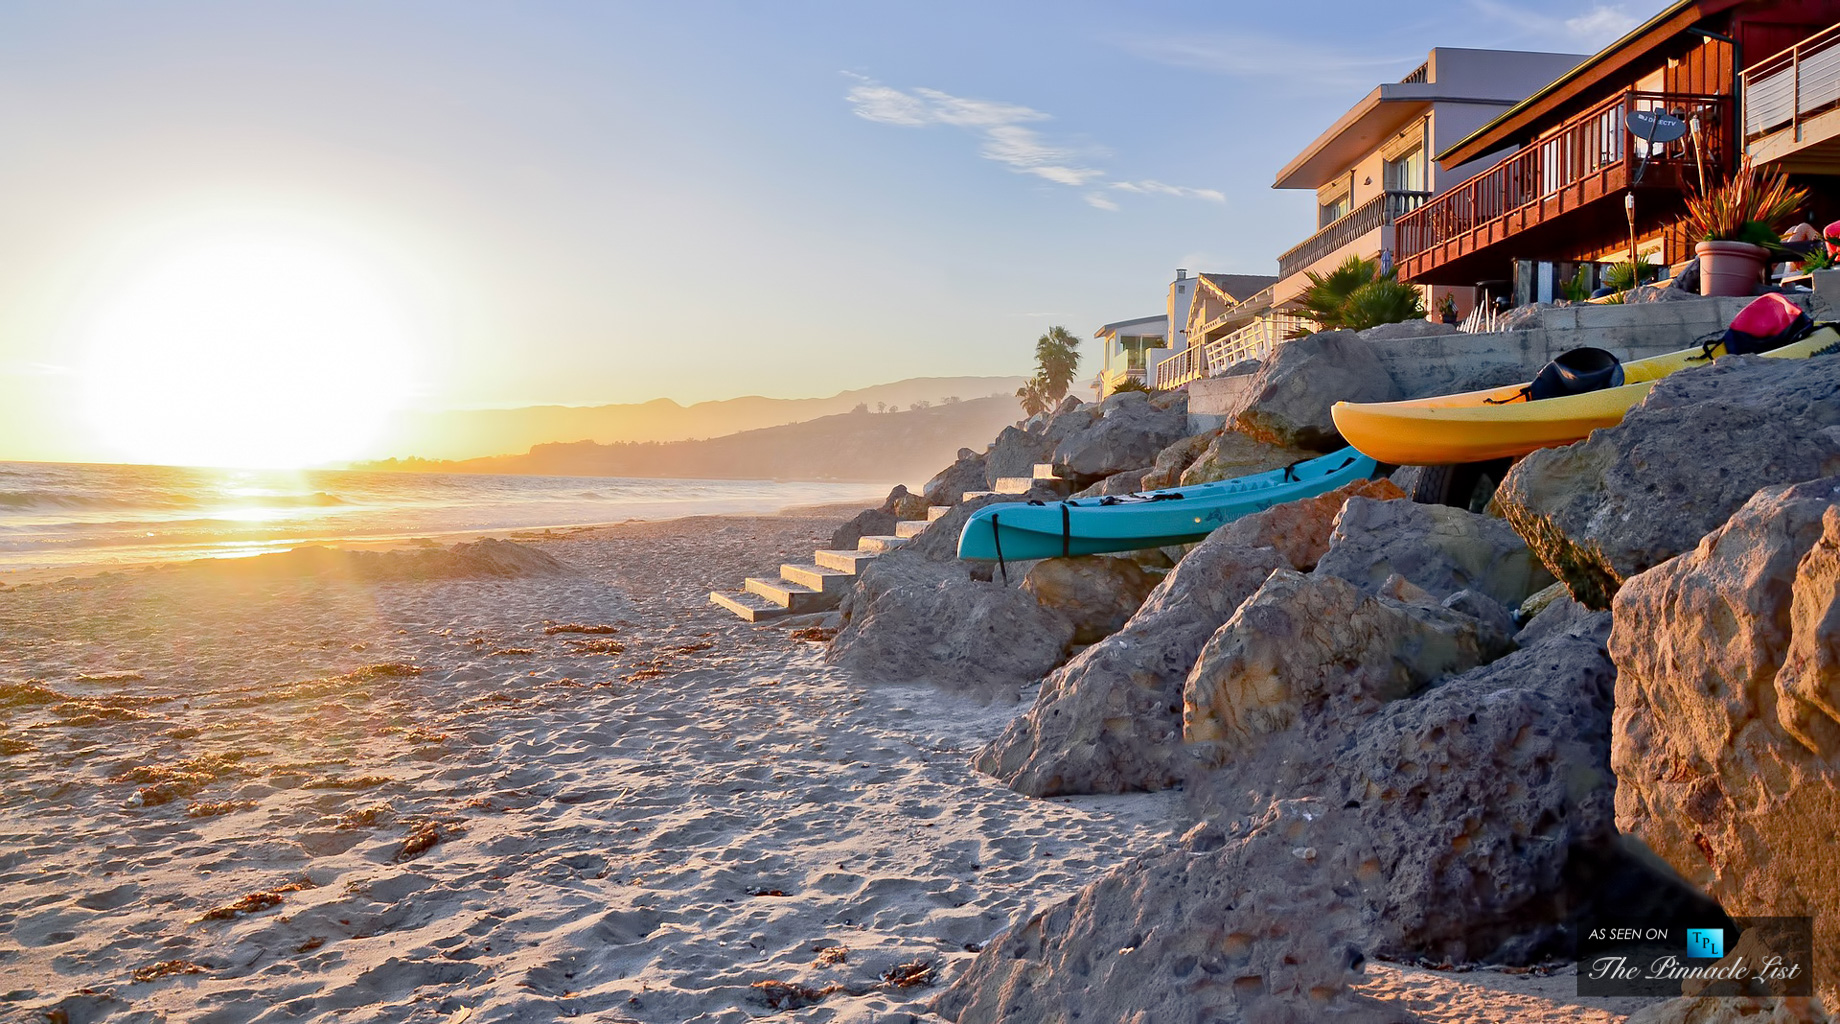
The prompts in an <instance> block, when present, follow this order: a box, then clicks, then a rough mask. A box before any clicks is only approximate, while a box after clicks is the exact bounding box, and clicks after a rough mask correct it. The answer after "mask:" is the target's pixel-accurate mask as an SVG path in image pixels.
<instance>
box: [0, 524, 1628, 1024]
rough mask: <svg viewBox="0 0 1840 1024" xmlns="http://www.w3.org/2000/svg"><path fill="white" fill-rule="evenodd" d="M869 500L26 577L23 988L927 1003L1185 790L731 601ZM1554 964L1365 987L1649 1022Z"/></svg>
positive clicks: (1001, 707)
mask: <svg viewBox="0 0 1840 1024" xmlns="http://www.w3.org/2000/svg"><path fill="white" fill-rule="evenodd" d="M841 518H842V516H841V515H840V514H838V513H837V511H836V510H823V509H817V510H805V511H802V512H795V513H792V514H788V515H784V516H778V517H763V518H736V517H723V518H713V517H706V518H696V519H684V520H676V521H671V522H663V523H634V524H628V525H624V526H617V527H607V528H597V529H592V530H581V531H570V532H566V533H558V534H554V535H551V536H550V537H549V539H544V540H541V541H535V542H532V543H530V544H528V545H523V546H520V548H519V550H521V551H534V552H536V553H537V554H536V555H534V556H532V557H531V558H530V560H529V564H527V565H526V564H523V563H520V562H518V560H517V559H516V558H513V559H511V565H510V569H508V570H506V571H507V572H511V571H521V572H522V574H510V575H469V576H459V577H452V578H443V577H441V576H440V575H439V574H438V573H436V574H424V573H420V572H419V571H418V572H410V573H401V574H398V575H397V576H391V574H390V573H387V572H386V573H382V574H381V575H380V574H378V573H375V572H369V573H366V574H360V575H364V576H365V578H362V579H350V578H345V577H344V576H342V575H341V574H339V573H338V572H328V571H321V572H319V573H318V574H316V575H310V576H298V575H290V574H289V572H287V571H281V570H285V569H286V567H287V565H288V563H286V562H273V563H269V565H270V566H271V568H275V567H278V568H275V571H269V570H265V569H263V568H261V567H259V566H257V567H253V568H252V567H248V566H245V567H232V568H226V567H224V566H222V565H217V566H182V567H167V568H160V569H153V570H137V571H132V572H120V573H110V574H105V575H100V576H94V577H88V578H82V579H75V580H67V581H61V582H49V583H42V584H33V585H28V586H18V587H13V588H11V589H9V590H6V591H4V592H0V723H4V728H0V780H3V781H4V792H3V794H0V1019H7V1020H10V1019H19V1020H34V1021H42V1020H48V1019H49V1020H66V1021H70V1022H81V1021H88V1020H99V1019H104V1018H106V1019H110V1020H120V1021H162V1020H173V1021H179V1020H185V1021H208V1022H211V1024H237V1022H243V1021H282V1020H286V1021H296V1020H335V1019H338V1020H366V1021H370V1020H383V1021H442V1022H458V1021H462V1020H474V1021H512V1020H517V1021H549V1020H554V1019H558V1018H566V1017H576V1016H582V1017H589V1018H592V1019H596V1020H602V1021H635V1022H673V1024H675V1022H683V1021H694V1022H698V1024H713V1022H724V1024H726V1022H737V1021H745V1020H751V1019H755V1018H758V1017H764V1016H776V1017H777V1018H778V1019H794V1020H801V1021H839V1022H842V1021H852V1022H858V1021H859V1022H869V1021H877V1022H894V1021H904V1020H932V1019H936V1018H932V1017H931V1016H930V1015H929V1014H927V1013H926V1010H925V1007H926V1005H927V1004H928V1003H929V1002H930V1001H931V999H932V998H933V996H934V995H935V994H936V993H937V991H938V985H939V984H940V983H942V981H944V980H949V979H950V978H951V977H952V976H954V974H955V972H956V971H958V970H960V969H962V968H963V966H964V965H965V963H966V962H968V960H969V959H970V958H971V956H972V954H973V951H975V950H977V949H978V948H980V946H981V944H983V943H986V942H988V941H990V940H991V939H992V938H993V937H995V936H996V935H997V934H998V933H1000V932H1001V931H1002V930H1003V929H1004V928H1006V927H1007V926H1008V925H1009V924H1010V923H1011V922H1012V921H1013V920H1015V919H1016V918H1017V917H1019V916H1020V915H1022V914H1024V913H1026V912H1029V911H1032V910H1035V909H1039V908H1041V907H1044V906H1046V905H1048V904H1051V903H1053V902H1055V901H1057V900H1060V899H1062V898H1064V897H1066V896H1067V895H1069V894H1071V893H1072V892H1074V891H1075V890H1076V889H1078V888H1079V887H1080V886H1081V885H1083V884H1085V883H1086V882H1088V881H1090V880H1092V879H1093V878H1095V877H1097V876H1098V875H1099V874H1101V873H1103V872H1104V871H1106V870H1107V869H1108V868H1110V867H1111V866H1113V865H1114V864H1117V863H1119V862H1120V861H1122V860H1124V859H1126V858H1127V857H1129V856H1131V855H1132V854H1135V853H1140V852H1148V851H1151V850H1154V849H1157V848H1158V847H1159V846H1161V845H1162V844H1164V843H1166V842H1168V841H1169V840H1170V838H1171V837H1172V836H1173V835H1176V834H1179V833H1180V832H1181V831H1182V829H1183V827H1185V825H1186V824H1187V823H1186V822H1184V821H1183V820H1182V818H1181V815H1182V807H1181V801H1180V797H1179V795H1178V794H1173V793H1166V794H1152V795H1133V796H1120V797H1081V798H1071V799H1054V800H1046V801H1038V800H1030V799H1027V798H1024V797H1022V796H1019V795H1017V794H1015V793H1013V792H1011V791H1009V790H1007V789H1004V788H1002V787H1001V786H999V785H997V784H995V783H994V782H992V781H991V780H989V779H988V778H985V777H983V776H980V775H978V774H976V773H974V772H972V771H971V770H970V768H969V766H968V760H969V757H970V755H971V753H972V752H973V751H974V750H976V749H977V748H978V747H979V746H980V745H981V744H983V743H984V742H985V741H986V740H988V739H989V738H991V737H992V736H994V735H995V734H996V732H997V731H998V730H999V729H1000V728H1001V727H1002V726H1003V724H1004V723H1005V722H1006V721H1007V720H1008V719H1009V718H1010V717H1012V716H1013V715H1015V714H1017V713H1018V712H1020V711H1021V710H1022V709H1023V708H1024V707H1025V706H1026V705H1025V704H1024V703H1023V702H1022V700H1021V699H1020V695H1018V699H1017V700H1015V701H1012V702H999V703H996V704H979V703H976V702H974V701H972V700H970V699H968V698H965V697H961V696H954V695H948V694H944V693H940V692H938V691H936V690H933V689H930V688H917V687H915V688H907V687H873V688H871V687H864V686H861V685H857V684H855V683H854V682H852V681H851V680H850V679H848V678H846V677H844V676H842V675H841V674H840V673H838V672H837V671H835V670H832V669H830V668H829V667H827V666H825V665H824V664H823V662H822V660H821V655H822V646H821V645H820V644H818V643H814V642H810V641H807V640H802V639H799V638H798V637H799V635H800V634H797V633H795V632H794V631H792V630H790V629H786V628H763V627H755V626H750V625H747V624H744V623H741V622H739V621H738V620H736V619H734V618H733V617H730V616H727V615H726V614H725V613H723V612H720V611H719V610H717V609H714V608H712V607H710V606H709V605H708V604H707V594H708V591H709V590H710V589H712V588H732V587H733V586H735V585H736V584H737V583H738V582H739V581H740V579H741V578H742V577H743V576H746V575H766V576H772V575H774V574H775V569H776V568H777V566H778V564H779V563H780V562H781V561H785V560H788V559H792V558H796V557H800V556H802V555H806V554H808V553H809V550H810V549H811V548H812V547H814V546H818V545H820V544H821V543H822V542H823V541H824V539H825V538H827V537H828V535H829V534H830V531H831V530H832V529H833V528H834V527H835V526H836V525H837V524H838V523H839V522H840V521H841ZM543 556H549V558H553V559H554V561H555V562H558V563H560V564H561V567H562V570H561V571H553V568H551V567H548V561H549V559H548V558H544V557H543ZM425 567H426V566H424V568H425ZM322 570H323V567H322ZM584 630H585V631H584ZM1560 980H1561V979H1553V978H1548V979H1539V981H1538V982H1537V983H1536V982H1535V981H1533V980H1523V979H1521V978H1513V977H1511V978H1508V979H1506V980H1505V981H1503V980H1499V979H1497V981H1496V987H1493V988H1492V987H1489V986H1488V985H1483V984H1477V983H1476V981H1475V976H1474V975H1455V974H1441V973H1438V972H1427V971H1420V970H1417V969H1410V968H1401V967H1398V966H1395V965H1386V964H1380V965H1375V967H1374V970H1373V980H1372V981H1371V982H1370V989H1371V990H1372V991H1373V992H1374V993H1375V994H1387V995H1392V996H1396V997H1398V998H1402V999H1409V1000H1413V1001H1414V1005H1415V1009H1417V1010H1418V1012H1421V1013H1422V1014H1423V1015H1424V1016H1425V1018H1426V1019H1427V1020H1437V1021H1445V1020H1450V1021H1456V1020H1509V1019H1512V1020H1528V1021H1543V1020H1553V1021H1558V1020H1591V1021H1604V1022H1611V1021H1617V1020H1621V1019H1622V1018H1621V1016H1620V1015H1619V1014H1618V1013H1612V1012H1604V1011H1597V1010H1591V1011H1586V1010H1584V1009H1583V1008H1581V1007H1577V1006H1575V1005H1572V1004H1570V1003H1568V1002H1566V1001H1565V1000H1564V998H1563V997H1564V996H1565V995H1568V994H1569V991H1570V984H1569V979H1565V984H1563V985H1559V984H1557V982H1559V981H1560ZM1155 983H1156V982H1155V981H1154V980H1153V979H1146V984H1155ZM1504 986H1505V987H1504ZM1421 1004H1422V1005H1421ZM1625 1012H1626V1011H1625ZM60 1015H61V1016H60Z"/></svg>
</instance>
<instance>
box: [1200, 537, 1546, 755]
mask: <svg viewBox="0 0 1840 1024" xmlns="http://www.w3.org/2000/svg"><path fill="white" fill-rule="evenodd" d="M1510 646H1511V642H1510V641H1509V639H1508V637H1507V634H1506V633H1505V632H1503V631H1501V630H1499V629H1495V628H1491V626H1490V624H1488V623H1486V622H1484V621H1482V620H1479V619H1476V618H1472V617H1470V616H1468V615H1464V614H1462V613H1460V612H1456V611H1452V610H1450V609H1447V608H1444V607H1441V606H1439V605H1436V604H1430V603H1422V604H1414V603H1408V602H1405V601H1400V600H1397V599H1394V598H1390V597H1383V596H1376V595H1373V594H1368V593H1366V592H1364V591H1362V590H1361V589H1359V588H1358V587H1356V586H1355V585H1354V584H1352V583H1349V582H1348V581H1346V580H1342V579H1338V578H1336V577H1334V576H1326V575H1323V574H1322V573H1321V572H1318V573H1315V574H1313V575H1307V576H1306V575H1304V574H1303V573H1299V572H1294V571H1289V572H1287V571H1284V570H1280V571H1278V572H1275V573H1272V574H1271V577H1270V578H1269V579H1267V580H1266V581H1265V583H1264V585H1263V586H1261V587H1260V588H1259V589H1258V591H1257V592H1256V593H1254V594H1253V595H1252V596H1251V597H1249V598H1247V599H1246V601H1245V603H1243V604H1241V605H1240V606H1239V610H1238V611H1237V612H1235V613H1234V614H1233V617H1232V618H1230V619H1228V620H1227V622H1226V624H1225V625H1223V626H1221V627H1220V629H1219V630H1218V631H1217V632H1215V634H1214V635H1213V637H1211V638H1210V639H1209V640H1208V642H1207V646H1206V647H1204V648H1202V651H1201V655H1200V657H1199V658H1197V659H1196V661H1195V667H1194V669H1193V670H1191V671H1190V672H1189V674H1188V680H1187V682H1186V684H1185V685H1184V687H1183V690H1182V738H1183V739H1184V740H1185V741H1186V742H1188V743H1189V744H1190V745H1191V749H1192V750H1193V751H1194V753H1195V755H1196V757H1197V758H1198V759H1199V760H1201V761H1202V762H1203V763H1205V764H1208V765H1210V766H1217V765H1222V764H1228V763H1231V762H1234V761H1239V760H1244V759H1248V758H1253V757H1257V756H1258V754H1259V751H1260V749H1261V747H1262V746H1263V744H1264V741H1265V739H1266V738H1267V737H1269V736H1271V735H1272V734H1274V733H1279V732H1284V731H1287V730H1289V729H1292V728H1294V727H1296V726H1298V725H1299V724H1300V723H1304V722H1315V723H1321V722H1325V721H1335V722H1339V723H1351V722H1354V721H1357V720H1359V719H1360V718H1362V717H1365V716H1367V715H1369V714H1372V713H1373V711H1374V709H1376V708H1378V707H1379V706H1380V705H1381V704H1384V703H1386V702H1387V701H1391V700H1397V699H1398V698H1400V697H1404V696H1406V695H1407V694H1410V693H1413V692H1416V691H1417V690H1419V689H1421V688H1423V687H1424V686H1426V685H1427V684H1430V683H1432V682H1435V681H1437V680H1439V679H1442V678H1444V677H1445V676H1449V675H1454V674H1456V673H1460V672H1465V671H1468V670H1469V669H1471V668H1474V667H1475V666H1477V665H1480V664H1482V663H1484V662H1487V661H1492V660H1494V659H1495V658H1497V657H1499V656H1500V655H1502V654H1504V653H1506V651H1507V650H1508V648H1509V647H1510Z"/></svg>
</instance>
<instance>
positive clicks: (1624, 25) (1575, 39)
mask: <svg viewBox="0 0 1840 1024" xmlns="http://www.w3.org/2000/svg"><path fill="white" fill-rule="evenodd" d="M1470 6H1471V7H1473V8H1475V9H1476V10H1477V11H1478V12H1480V13H1481V14H1483V15H1485V16H1487V17H1489V18H1493V19H1495V20H1496V21H1500V22H1503V23H1505V24H1507V25H1509V26H1511V27H1513V28H1514V29H1515V31H1516V32H1517V33H1519V34H1520V35H1521V36H1522V37H1523V38H1522V39H1521V42H1522V43H1523V44H1527V43H1532V42H1536V41H1538V42H1546V43H1558V44H1561V45H1564V46H1568V47H1572V48H1582V49H1585V50H1599V49H1602V48H1603V47H1604V46H1607V45H1608V44H1610V43H1611V42H1614V41H1615V40H1616V39H1617V38H1618V37H1619V36H1621V35H1623V34H1624V33H1626V32H1628V31H1629V30H1630V29H1632V28H1635V27H1636V26H1637V25H1638V24H1641V21H1642V19H1641V18H1640V17H1638V16H1636V15H1634V14H1631V13H1629V11H1628V9H1627V8H1625V7H1624V6H1623V5H1621V4H1618V5H1614V6H1607V5H1604V4H1597V5H1595V6H1593V7H1591V8H1590V9H1589V10H1586V11H1584V12H1582V13H1579V14H1573V15H1569V16H1567V15H1563V14H1548V13H1544V12H1541V11H1538V10H1532V9H1529V8H1526V7H1520V6H1516V5H1514V4H1508V3H1503V2H1501V0H1470Z"/></svg>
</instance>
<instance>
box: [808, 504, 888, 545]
mask: <svg viewBox="0 0 1840 1024" xmlns="http://www.w3.org/2000/svg"><path fill="white" fill-rule="evenodd" d="M898 519H899V517H897V516H896V515H895V514H894V513H893V512H888V511H884V510H882V509H879V508H866V509H863V510H862V511H861V512H858V513H856V515H855V517H853V518H852V519H851V520H850V521H849V522H847V523H844V524H843V525H842V526H839V527H837V529H836V530H834V531H832V533H831V539H830V542H829V543H827V544H826V545H825V546H826V547H828V548H830V549H831V550H833V551H854V550H856V542H857V541H859V540H861V539H862V538H864V537H886V536H888V535H889V534H892V533H893V532H894V524H895V523H896V522H897V521H898Z"/></svg>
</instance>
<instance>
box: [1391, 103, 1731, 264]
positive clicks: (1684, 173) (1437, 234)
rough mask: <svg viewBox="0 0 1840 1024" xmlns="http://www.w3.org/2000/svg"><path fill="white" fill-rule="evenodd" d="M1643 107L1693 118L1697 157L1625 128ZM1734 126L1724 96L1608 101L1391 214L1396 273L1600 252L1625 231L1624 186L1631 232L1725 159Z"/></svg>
mask: <svg viewBox="0 0 1840 1024" xmlns="http://www.w3.org/2000/svg"><path fill="white" fill-rule="evenodd" d="M1647 110H1660V111H1666V112H1668V113H1673V114H1676V115H1678V116H1682V117H1684V118H1693V117H1698V119H1699V121H1700V125H1701V134H1700V145H1699V147H1698V153H1697V154H1696V153H1695V147H1694V145H1693V136H1692V135H1691V134H1689V135H1688V136H1687V137H1686V138H1683V139H1681V140H1679V141H1677V142H1673V143H1669V144H1667V145H1657V146H1654V147H1653V148H1652V150H1650V149H1649V147H1648V146H1647V144H1646V143H1643V142H1642V141H1641V140H1639V139H1637V138H1635V136H1633V135H1632V134H1630V133H1629V132H1628V131H1627V130H1626V128H1625V126H1626V125H1627V124H1628V123H1629V122H1628V118H1629V115H1630V113H1632V112H1634V111H1647ZM1735 134H1736V133H1735V132H1734V131H1733V126H1732V124H1731V116H1730V101H1729V98H1728V97H1724V96H1706V95H1689V94H1681V93H1642V92H1627V93H1624V94H1622V95H1620V96H1617V97H1614V98H1613V99H1611V100H1608V101H1606V102H1603V103H1600V104H1598V105H1597V106H1595V107H1593V108H1591V109H1590V110H1588V111H1586V112H1584V113H1583V114H1580V115H1578V116H1576V117H1574V118H1572V119H1570V120H1568V121H1566V122H1565V123H1564V124H1562V125H1559V126H1558V127H1556V128H1555V129H1553V130H1552V131H1550V132H1548V133H1547V134H1545V135H1544V136H1542V137H1541V138H1539V139H1537V140H1536V141H1534V142H1533V143H1532V144H1531V145H1529V146H1527V147H1526V148H1525V149H1522V150H1521V151H1520V152H1518V153H1515V154H1513V155H1511V156H1509V157H1507V158H1506V159H1504V160H1502V161H1501V162H1500V163H1498V164H1496V165H1495V166H1494V167H1491V168H1490V169H1488V170H1486V171H1484V172H1482V173H1481V174H1478V175H1476V176H1475V177H1473V178H1471V179H1470V180H1468V181H1466V182H1463V183H1462V184H1460V185H1458V186H1456V187H1455V188H1452V189H1451V190H1449V191H1448V192H1445V193H1444V194H1443V195H1440V196H1438V197H1437V198H1435V199H1433V200H1431V201H1430V202H1428V203H1426V204H1425V205H1424V206H1421V207H1419V208H1418V209H1417V210H1414V211H1411V212H1410V213H1407V214H1405V215H1404V216H1403V217H1401V218H1400V219H1399V220H1398V222H1397V223H1396V225H1395V228H1394V230H1395V236H1394V237H1395V245H1396V247H1397V254H1396V255H1397V260H1398V263H1399V267H1400V275H1401V276H1402V277H1404V278H1406V279H1407V280H1412V281H1419V282H1424V283H1429V284H1472V283H1474V282H1476V281H1478V280H1484V279H1488V278H1494V277H1502V276H1504V268H1506V267H1507V266H1508V265H1509V264H1510V263H1511V261H1513V260H1516V259H1536V260H1564V259H1576V258H1579V257H1580V256H1582V255H1584V254H1586V253H1589V252H1594V251H1598V250H1601V249H1603V248H1604V246H1605V242H1606V240H1609V241H1614V239H1615V237H1616V234H1617V232H1618V231H1621V232H1623V233H1625V234H1626V233H1627V223H1626V221H1625V218H1624V213H1623V207H1622V196H1623V194H1624V192H1625V191H1629V190H1631V189H1632V187H1633V189H1634V191H1635V192H1636V193H1637V198H1636V215H1637V227H1638V229H1652V228H1654V227H1656V226H1659V225H1662V224H1665V223H1668V222H1669V221H1671V220H1673V219H1674V218H1676V217H1678V216H1679V213H1680V211H1681V208H1682V201H1681V197H1682V195H1683V193H1684V192H1685V190H1687V189H1688V188H1691V187H1693V185H1694V183H1695V182H1696V181H1697V179H1698V176H1699V168H1700V166H1701V165H1702V163H1703V165H1704V167H1705V169H1706V173H1707V174H1708V175H1721V174H1722V173H1723V172H1724V171H1725V170H1727V169H1729V168H1730V167H1731V166H1732V160H1733V155H1734V153H1735V152H1736V147H1735V145H1734V136H1735ZM1645 150H1648V151H1647V152H1646V153H1645V152H1644V151H1645ZM1645 156H1646V159H1644V157H1645ZM1638 176H1639V179H1640V180H1639V182H1638V181H1637V178H1638Z"/></svg>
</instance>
